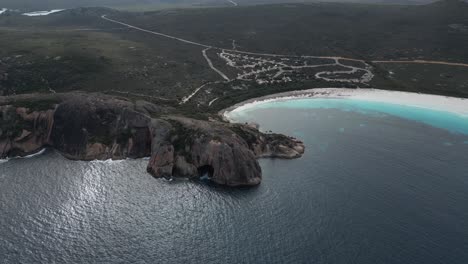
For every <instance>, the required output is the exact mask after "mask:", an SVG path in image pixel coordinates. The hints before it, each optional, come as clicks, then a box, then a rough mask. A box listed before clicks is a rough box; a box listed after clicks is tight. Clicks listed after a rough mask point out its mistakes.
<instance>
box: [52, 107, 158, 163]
mask: <svg viewBox="0 0 468 264" xmlns="http://www.w3.org/2000/svg"><path fill="white" fill-rule="evenodd" d="M54 120H55V122H54V126H53V129H52V137H51V138H52V145H53V146H54V147H55V149H57V150H58V151H60V152H61V153H63V154H64V155H65V156H66V157H68V158H70V159H80V160H94V159H100V160H105V159H124V158H127V157H128V158H140V157H145V156H149V155H150V154H151V149H150V145H149V144H148V142H150V141H151V133H150V131H149V128H148V123H149V121H150V118H149V117H148V116H146V115H143V114H140V113H138V112H136V111H133V110H132V109H131V108H130V105H127V104H125V103H123V102H120V101H115V100H93V99H83V98H79V99H76V98H74V99H73V100H67V101H65V102H63V103H61V104H59V105H58V106H57V109H56V110H55V115H54Z"/></svg>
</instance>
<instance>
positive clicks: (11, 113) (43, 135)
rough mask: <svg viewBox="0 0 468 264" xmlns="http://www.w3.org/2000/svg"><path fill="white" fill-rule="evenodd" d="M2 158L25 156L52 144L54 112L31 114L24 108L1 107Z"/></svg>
mask: <svg viewBox="0 0 468 264" xmlns="http://www.w3.org/2000/svg"><path fill="white" fill-rule="evenodd" d="M0 121H1V123H0V158H5V157H15V156H25V155H28V154H32V153H35V152H38V151H40V150H41V149H42V148H43V147H44V146H45V145H48V144H49V143H50V132H51V129H52V126H53V123H54V110H53V109H50V110H44V111H36V112H29V111H28V110H27V108H24V107H14V106H11V105H7V106H0Z"/></svg>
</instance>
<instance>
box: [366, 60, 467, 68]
mask: <svg viewBox="0 0 468 264" xmlns="http://www.w3.org/2000/svg"><path fill="white" fill-rule="evenodd" d="M372 62H373V63H410V64H439V65H448V66H460V67H468V64H466V63H457V62H447V61H432V60H412V61H405V60H380V61H379V60H377V61H372Z"/></svg>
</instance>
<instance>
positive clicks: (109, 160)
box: [90, 157, 150, 164]
mask: <svg viewBox="0 0 468 264" xmlns="http://www.w3.org/2000/svg"><path fill="white" fill-rule="evenodd" d="M149 159H150V157H144V158H139V159H131V158H126V159H120V160H113V159H106V160H92V161H90V162H91V163H98V164H99V163H101V164H116V163H122V162H124V161H128V160H149Z"/></svg>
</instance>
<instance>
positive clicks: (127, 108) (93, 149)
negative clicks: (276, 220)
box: [0, 94, 304, 186]
mask: <svg viewBox="0 0 468 264" xmlns="http://www.w3.org/2000/svg"><path fill="white" fill-rule="evenodd" d="M19 102H20V103H19ZM163 111H164V109H163V108H161V107H158V106H155V105H154V104H151V103H148V102H143V101H138V102H137V103H133V102H129V101H126V100H123V99H117V98H114V97H110V96H104V95H96V94H94V95H84V94H57V95H50V96H46V95H41V96H31V95H30V96H28V95H22V96H19V97H0V113H1V116H0V121H1V126H0V158H6V157H13V156H26V155H29V154H32V153H35V152H37V151H39V150H41V149H42V148H44V147H53V148H55V149H56V150H58V151H59V152H61V153H62V154H63V155H64V156H65V157H67V158H69V159H74V160H95V159H98V160H105V159H124V158H142V157H148V156H151V159H150V161H149V163H148V168H147V171H148V172H149V173H151V174H152V175H153V176H155V177H157V178H161V177H165V178H171V177H185V178H194V177H197V178H198V177H200V176H202V175H208V177H209V179H210V180H211V181H213V182H215V183H218V184H222V185H228V186H241V185H256V184H259V183H260V182H261V176H262V173H261V168H260V166H259V164H258V162H257V158H261V157H278V158H297V157H300V156H301V155H302V154H303V153H304V145H303V144H302V142H300V141H298V140H295V139H293V138H289V137H286V136H283V135H278V134H263V133H261V132H259V131H258V129H257V128H256V127H255V126H248V125H240V124H229V123H224V122H218V121H201V120H194V119H190V118H185V117H175V116H165V117H164V118H151V117H150V116H149V114H151V115H158V113H162V112H163ZM158 116H159V115H158Z"/></svg>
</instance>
